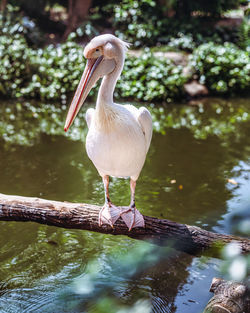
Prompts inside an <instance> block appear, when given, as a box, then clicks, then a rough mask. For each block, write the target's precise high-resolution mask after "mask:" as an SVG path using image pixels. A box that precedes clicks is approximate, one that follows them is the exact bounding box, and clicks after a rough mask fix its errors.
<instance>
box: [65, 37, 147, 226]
mask: <svg viewBox="0 0 250 313" xmlns="http://www.w3.org/2000/svg"><path fill="white" fill-rule="evenodd" d="M127 48H128V44H127V43H125V42H123V41H122V40H120V39H119V38H117V37H115V36H113V35H110V34H105V35H101V36H97V37H95V38H93V39H92V40H91V41H90V42H89V43H88V45H87V46H86V47H85V49H84V56H85V58H87V64H86V67H85V70H84V72H83V75H82V78H81V80H80V83H79V85H78V87H77V90H76V92H75V95H74V98H73V100H72V103H71V106H70V108H69V112H68V115H67V119H66V123H65V128H64V130H65V131H67V130H68V129H69V127H70V125H71V124H72V122H73V120H74V118H75V117H76V115H77V113H78V111H79V110H80V108H81V106H82V104H83V102H84V100H85V99H86V97H87V95H88V93H89V92H90V90H91V88H92V87H93V85H94V84H95V83H96V82H97V80H98V79H100V78H102V77H103V79H102V83H101V86H100V89H99V92H98V97H97V102H96V108H95V109H93V108H91V109H88V110H87V113H86V122H87V125H88V128H89V131H88V135H87V138H86V150H87V154H88V157H89V158H90V159H91V161H92V162H93V163H94V165H95V167H96V169H97V171H98V172H99V174H100V175H101V177H102V180H103V184H104V189H105V204H104V206H103V208H102V209H101V210H100V213H99V225H100V226H101V225H102V224H109V225H111V227H113V225H114V223H115V222H116V220H117V219H118V218H119V217H120V216H121V217H122V219H123V220H124V222H125V223H126V225H127V226H128V228H129V230H131V229H132V228H133V227H144V219H143V216H142V214H141V213H140V212H139V211H138V210H137V209H136V207H135V186H136V181H137V179H138V177H139V174H140V172H141V169H142V167H143V164H144V161H145V158H146V154H147V152H148V149H149V146H150V142H151V137H152V118H151V115H150V113H149V111H148V110H147V109H146V108H144V107H141V108H140V109H137V108H136V107H134V106H132V105H120V104H116V103H114V102H113V93H114V89H115V85H116V82H117V80H118V78H119V77H120V74H121V72H122V69H123V65H124V60H125V52H126V50H127ZM109 176H114V177H121V178H127V177H130V189H131V202H130V205H129V207H116V206H115V205H113V204H112V202H111V201H110V197H109Z"/></svg>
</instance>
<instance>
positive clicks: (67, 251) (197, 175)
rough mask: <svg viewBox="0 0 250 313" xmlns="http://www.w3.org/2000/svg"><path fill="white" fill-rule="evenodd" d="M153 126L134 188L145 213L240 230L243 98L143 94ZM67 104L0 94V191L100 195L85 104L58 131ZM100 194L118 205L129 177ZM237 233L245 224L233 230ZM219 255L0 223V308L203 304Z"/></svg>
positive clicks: (246, 103) (249, 111) (192, 308)
mask: <svg viewBox="0 0 250 313" xmlns="http://www.w3.org/2000/svg"><path fill="white" fill-rule="evenodd" d="M146 106H147V107H148V108H149V109H150V110H151V112H152V114H153V121H154V134H153V139H152V144H151V147H150V150H149V153H148V157H147V160H146V163H145V165H144V168H143V170H142V173H141V175H140V178H139V180H138V183H137V189H136V204H137V208H138V209H140V211H141V212H142V213H143V214H146V215H149V216H155V217H159V218H168V219H171V220H174V221H177V222H180V223H187V224H191V225H197V226H200V227H203V228H205V229H207V230H212V231H216V232H220V233H228V234H234V233H235V234H239V233H240V231H239V229H238V228H237V227H236V226H237V225H240V223H241V221H242V220H246V219H247V218H248V219H249V218H250V216H249V210H250V180H249V179H250V136H249V134H250V100H249V99H243V98H236V99H228V100H225V99H224V100H222V99H217V98H209V99H205V100H203V101H196V102H195V103H193V104H192V105H183V104H174V105H170V106H167V107H160V106H154V105H152V104H146ZM66 112H67V108H66V106H65V105H63V106H60V105H59V104H58V105H55V104H50V103H47V104H42V103H37V102H18V101H16V102H4V101H2V102H1V105H0V173H1V179H0V192H1V193H5V194H16V195H23V196H34V197H41V198H45V199H54V200H61V201H72V202H87V203H93V204H103V202H104V194H103V186H102V182H101V178H100V177H99V175H98V173H97V171H96V169H95V167H94V166H93V165H92V163H91V161H90V160H89V159H88V157H87V154H86V151H85V147H84V141H85V137H86V133H87V129H86V123H85V121H84V116H83V115H84V110H83V111H82V112H81V113H80V115H79V117H78V118H77V119H76V121H75V123H74V125H73V126H72V127H71V130H70V131H69V133H67V134H65V133H64V132H63V125H64V120H65V116H66ZM110 196H111V199H112V201H113V202H114V203H115V204H118V205H119V204H120V205H128V203H129V199H130V191H129V182H128V181H127V180H122V179H112V181H111V184H110ZM241 235H244V234H241ZM222 267H223V262H222V261H221V260H217V259H213V258H205V257H201V258H199V257H191V256H190V255H187V254H184V253H178V252H176V251H173V250H171V249H167V248H165V249H160V248H156V247H154V245H152V244H150V243H140V242H138V241H136V240H132V239H129V238H127V237H123V236H117V237H114V236H112V235H102V234H97V233H92V232H88V231H81V230H67V229H63V228H56V227H50V226H46V225H40V224H36V223H31V222H28V223H21V222H18V223H17V222H0V312H1V313H7V312H10V313H16V312H36V313H40V312H72V313H73V312H74V313H78V312H109V313H112V312H138V313H139V312H143V313H147V312H178V313H196V312H197V313H199V312H202V310H203V309H204V307H205V305H206V303H207V302H208V300H209V298H210V297H211V296H212V294H210V293H209V286H210V283H211V280H212V278H213V277H214V276H219V277H227V276H225V275H226V274H225V272H223V271H222V270H221V268H222Z"/></svg>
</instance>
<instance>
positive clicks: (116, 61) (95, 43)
mask: <svg viewBox="0 0 250 313" xmlns="http://www.w3.org/2000/svg"><path fill="white" fill-rule="evenodd" d="M127 47H128V44H127V43H125V42H124V41H122V40H120V39H119V38H117V37H115V36H113V35H111V34H105V35H100V36H97V37H95V38H93V39H92V40H91V41H90V42H89V43H88V44H87V46H86V47H85V49H84V52H83V53H84V56H85V58H86V59H87V64H86V67H85V69H84V72H83V75H82V78H81V80H80V83H79V85H78V87H77V90H76V92H75V95H74V98H73V100H72V103H71V105H70V108H69V111H68V115H67V118H66V122H65V126H64V130H65V131H67V130H68V129H69V127H70V125H71V124H72V122H73V121H74V119H75V117H76V115H77V113H78V112H79V110H80V108H81V106H82V105H83V103H84V100H85V99H86V97H87V95H88V94H89V92H90V90H91V88H92V87H93V86H94V84H95V83H96V82H97V81H98V79H100V78H101V77H103V76H105V75H108V74H110V73H112V72H113V71H114V70H115V69H116V67H117V66H119V65H120V63H121V62H122V64H123V61H124V55H125V51H126V50H127Z"/></svg>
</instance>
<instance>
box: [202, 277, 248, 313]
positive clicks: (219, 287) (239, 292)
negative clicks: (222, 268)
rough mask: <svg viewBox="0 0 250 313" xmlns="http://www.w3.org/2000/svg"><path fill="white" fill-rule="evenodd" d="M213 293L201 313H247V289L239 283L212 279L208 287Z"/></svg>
mask: <svg viewBox="0 0 250 313" xmlns="http://www.w3.org/2000/svg"><path fill="white" fill-rule="evenodd" d="M209 291H211V292H213V293H214V296H213V298H211V300H210V301H209V302H208V304H207V306H206V308H205V311H204V312H203V313H249V312H250V295H249V289H248V288H247V287H246V286H245V285H244V284H241V283H236V282H232V281H225V280H223V279H221V278H214V279H213V281H212V284H211V287H210V290H209Z"/></svg>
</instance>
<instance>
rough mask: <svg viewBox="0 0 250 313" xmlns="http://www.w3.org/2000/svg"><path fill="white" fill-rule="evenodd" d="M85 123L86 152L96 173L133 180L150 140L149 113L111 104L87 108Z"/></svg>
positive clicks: (150, 125)
mask: <svg viewBox="0 0 250 313" xmlns="http://www.w3.org/2000/svg"><path fill="white" fill-rule="evenodd" d="M86 121H87V124H88V127H89V132H88V135H87V138H86V150H87V154H88V156H89V158H90V159H91V161H92V162H93V163H94V165H95V167H96V168H97V170H98V172H99V174H100V175H101V176H104V175H109V176H114V177H131V178H132V179H133V180H137V178H138V176H139V174H140V172H141V169H142V167H143V164H144V162H145V158H146V154H147V151H148V149H149V146H150V141H151V137H152V118H151V115H150V113H149V111H148V110H147V109H146V108H144V107H141V108H140V109H137V108H135V107H134V106H132V105H119V104H114V103H113V104H112V106H110V105H109V106H106V107H102V108H96V109H89V110H88V111H87V113H86Z"/></svg>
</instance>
